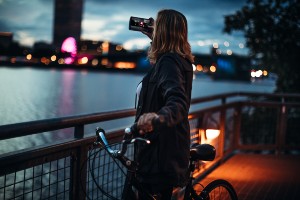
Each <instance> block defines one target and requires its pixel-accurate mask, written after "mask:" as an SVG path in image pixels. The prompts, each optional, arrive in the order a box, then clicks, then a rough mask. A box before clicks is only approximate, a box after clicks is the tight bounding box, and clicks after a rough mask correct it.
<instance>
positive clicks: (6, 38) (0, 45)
mask: <svg viewBox="0 0 300 200" xmlns="http://www.w3.org/2000/svg"><path fill="white" fill-rule="evenodd" d="M12 42H13V34H12V33H11V32H0V49H8V48H10V46H11V44H12Z"/></svg>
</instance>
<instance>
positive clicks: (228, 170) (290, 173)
mask: <svg viewBox="0 0 300 200" xmlns="http://www.w3.org/2000/svg"><path fill="white" fill-rule="evenodd" d="M218 178H222V179H225V180H227V181H229V182H230V183H231V184H232V185H233V187H234V188H235V190H236V192H237V194H238V197H239V200H299V199H300V155H298V156H292V155H261V154H236V155H234V156H233V157H231V158H230V159H229V160H227V161H226V162H225V163H223V164H221V165H220V166H219V167H217V168H216V169H215V170H214V171H213V172H212V173H210V174H209V175H208V176H207V177H205V178H204V179H203V180H201V181H200V183H202V184H204V185H207V184H208V183H209V182H210V181H212V180H214V179H218Z"/></svg>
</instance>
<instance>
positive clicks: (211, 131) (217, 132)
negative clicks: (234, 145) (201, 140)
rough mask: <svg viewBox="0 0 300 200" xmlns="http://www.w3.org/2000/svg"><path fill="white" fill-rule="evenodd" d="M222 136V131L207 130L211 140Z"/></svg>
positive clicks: (207, 135)
mask: <svg viewBox="0 0 300 200" xmlns="http://www.w3.org/2000/svg"><path fill="white" fill-rule="evenodd" d="M219 135H220V130H218V129H206V137H207V139H209V140H213V139H215V138H216V137H218V136H219Z"/></svg>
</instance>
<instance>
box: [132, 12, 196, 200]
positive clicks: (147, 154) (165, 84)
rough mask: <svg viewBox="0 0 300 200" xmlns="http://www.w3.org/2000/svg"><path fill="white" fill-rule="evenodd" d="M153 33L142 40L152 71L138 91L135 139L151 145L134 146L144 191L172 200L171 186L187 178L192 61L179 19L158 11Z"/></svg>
mask: <svg viewBox="0 0 300 200" xmlns="http://www.w3.org/2000/svg"><path fill="white" fill-rule="evenodd" d="M153 28H154V30H153V33H152V35H149V34H147V35H148V36H150V38H152V44H151V47H150V49H149V52H148V58H149V60H150V62H151V63H153V64H154V66H153V67H152V68H151V70H150V71H149V72H148V73H147V74H146V76H145V77H144V78H143V80H142V82H141V83H140V85H139V86H138V90H139V92H138V93H139V94H138V106H137V112H136V122H137V126H138V129H139V137H141V136H142V137H145V138H147V139H149V140H150V141H151V144H150V145H141V144H140V145H138V146H137V149H136V150H137V154H136V155H137V156H136V160H137V161H138V163H139V171H138V178H139V180H140V181H141V182H142V183H143V185H144V187H145V188H146V189H148V190H149V191H150V192H151V193H153V194H156V195H159V196H161V198H162V199H171V196H172V190H173V187H178V186H180V187H183V186H184V185H185V184H186V183H187V179H188V164H189V148H190V128H189V121H188V112H189V107H190V101H191V90H192V78H193V70H192V62H193V56H192V54H191V47H190V44H189V42H188V40H187V35H188V32H187V20H186V18H185V16H184V15H183V14H181V13H180V12H178V11H175V10H161V11H159V12H158V14H157V19H156V21H155V22H154V27H153ZM145 34H146V33H145ZM153 121H159V126H154V124H153V123H152V122H153ZM155 124H156V123H155ZM141 199H142V198H141Z"/></svg>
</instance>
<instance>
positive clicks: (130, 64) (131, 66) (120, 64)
mask: <svg viewBox="0 0 300 200" xmlns="http://www.w3.org/2000/svg"><path fill="white" fill-rule="evenodd" d="M135 67H136V65H135V63H134V62H116V63H115V68H118V69H134V68H135Z"/></svg>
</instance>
